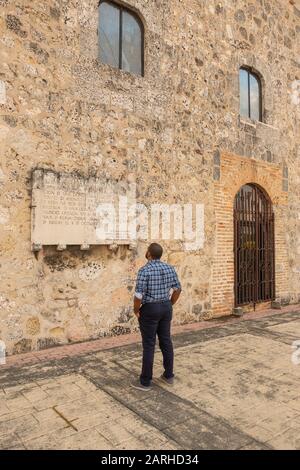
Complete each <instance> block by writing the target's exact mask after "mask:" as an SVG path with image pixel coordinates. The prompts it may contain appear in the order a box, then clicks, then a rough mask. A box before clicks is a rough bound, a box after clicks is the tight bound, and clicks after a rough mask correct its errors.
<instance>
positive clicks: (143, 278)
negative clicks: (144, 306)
mask: <svg viewBox="0 0 300 470" xmlns="http://www.w3.org/2000/svg"><path fill="white" fill-rule="evenodd" d="M147 286H148V277H147V272H146V271H145V269H143V268H142V269H140V270H139V272H138V275H137V280H136V287H135V294H134V296H135V297H136V298H137V299H140V300H142V298H143V295H144V294H145V292H146V290H147Z"/></svg>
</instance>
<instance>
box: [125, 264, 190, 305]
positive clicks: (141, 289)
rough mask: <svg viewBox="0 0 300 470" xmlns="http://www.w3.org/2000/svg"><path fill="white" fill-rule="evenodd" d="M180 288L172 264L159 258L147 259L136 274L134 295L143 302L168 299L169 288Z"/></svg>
mask: <svg viewBox="0 0 300 470" xmlns="http://www.w3.org/2000/svg"><path fill="white" fill-rule="evenodd" d="M171 289H173V290H177V289H181V285H180V282H179V280H178V276H177V274H176V271H175V269H174V268H173V266H170V265H169V264H167V263H163V262H162V261H160V260H159V259H155V260H151V261H148V263H147V264H146V265H145V266H143V267H142V268H141V269H140V270H139V272H138V276H137V281H136V288H135V294H134V295H135V297H137V298H138V299H141V300H142V303H143V304H146V303H150V302H159V301H162V302H163V301H166V300H169V299H170V290H171Z"/></svg>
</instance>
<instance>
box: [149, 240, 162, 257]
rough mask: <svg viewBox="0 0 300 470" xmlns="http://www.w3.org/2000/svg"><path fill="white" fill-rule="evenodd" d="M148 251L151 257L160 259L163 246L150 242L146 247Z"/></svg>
mask: <svg viewBox="0 0 300 470" xmlns="http://www.w3.org/2000/svg"><path fill="white" fill-rule="evenodd" d="M148 251H149V253H150V255H151V258H153V259H160V258H161V257H162V254H163V248H162V246H160V245H159V244H158V243H151V245H149V247H148Z"/></svg>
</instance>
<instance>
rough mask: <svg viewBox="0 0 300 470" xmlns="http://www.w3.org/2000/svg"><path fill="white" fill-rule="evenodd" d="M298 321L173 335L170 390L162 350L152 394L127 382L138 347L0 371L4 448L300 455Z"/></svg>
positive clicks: (292, 315)
mask: <svg viewBox="0 0 300 470" xmlns="http://www.w3.org/2000/svg"><path fill="white" fill-rule="evenodd" d="M299 319H300V310H299V309H295V310H293V311H289V312H281V313H280V314H278V313H276V314H273V315H271V316H269V317H265V316H264V317H262V318H257V317H256V318H250V319H249V320H248V321H242V322H233V323H230V324H222V323H220V324H219V325H218V326H215V327H214V328H207V329H200V330H189V331H185V332H183V333H181V334H178V335H176V336H175V338H174V345H175V355H176V356H175V364H176V381H175V385H174V386H173V387H169V386H167V385H165V384H162V383H161V382H160V381H159V380H157V377H159V375H160V374H161V367H162V366H161V355H160V352H159V350H158V351H157V353H156V356H155V367H154V376H155V379H154V385H153V390H152V391H151V392H149V393H141V392H139V391H137V390H134V389H132V388H130V385H129V383H130V381H131V379H132V378H134V377H135V376H136V375H137V374H138V373H139V370H140V359H141V345H140V344H136V343H132V344H124V345H123V346H120V347H114V348H111V349H106V350H97V351H95V350H92V351H91V350H88V352H86V353H85V354H82V351H81V353H80V354H78V355H72V356H70V355H66V356H65V357H62V358H60V359H59V360H58V359H57V358H56V357H55V358H53V356H52V357H51V355H50V357H51V359H50V360H47V361H44V362H43V361H39V362H38V363H28V364H26V365H21V364H19V366H17V365H16V363H15V365H14V367H11V368H7V367H6V368H3V369H0V372H1V375H0V449H103V450H104V449H118V450H123V449H165V450H167V449H170V450H172V449H186V450H188V449H200V450H201V449H272V448H275V449H280V448H283V449H300V437H299V436H300V397H299V379H300V365H299V366H297V365H295V364H293V363H292V361H291V352H292V349H291V344H292V342H293V341H294V340H295V339H300V330H299V325H300V320H299Z"/></svg>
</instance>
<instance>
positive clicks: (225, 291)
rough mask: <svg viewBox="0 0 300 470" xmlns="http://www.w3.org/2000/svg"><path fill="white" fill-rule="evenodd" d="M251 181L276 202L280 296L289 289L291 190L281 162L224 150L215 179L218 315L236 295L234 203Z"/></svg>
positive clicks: (214, 305)
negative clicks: (285, 187)
mask: <svg viewBox="0 0 300 470" xmlns="http://www.w3.org/2000/svg"><path fill="white" fill-rule="evenodd" d="M249 182H251V183H252V184H255V185H258V186H259V187H261V188H264V190H265V191H266V192H267V194H268V195H269V197H270V200H271V202H272V205H273V210H274V214H275V219H276V221H277V222H276V226H275V236H274V238H275V247H276V259H275V268H274V269H275V276H276V296H278V297H284V296H285V295H286V293H287V291H288V280H287V277H286V272H288V255H287V249H286V240H285V217H286V205H287V193H285V192H284V191H283V190H282V168H281V166H280V165H277V164H274V163H268V162H264V161H261V160H254V159H252V158H247V157H240V156H238V155H234V154H230V153H225V152H224V153H222V154H221V159H220V179H219V180H218V181H215V183H214V216H215V224H216V235H215V249H214V258H213V268H212V311H213V315H214V316H215V317H217V316H222V315H229V314H230V313H231V312H232V309H233V308H234V305H235V298H234V230H233V228H234V221H233V206H234V201H235V197H236V194H237V193H238V191H239V189H240V188H241V187H242V186H243V185H245V184H247V183H249Z"/></svg>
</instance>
